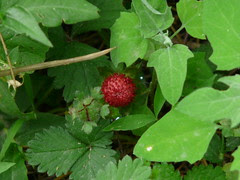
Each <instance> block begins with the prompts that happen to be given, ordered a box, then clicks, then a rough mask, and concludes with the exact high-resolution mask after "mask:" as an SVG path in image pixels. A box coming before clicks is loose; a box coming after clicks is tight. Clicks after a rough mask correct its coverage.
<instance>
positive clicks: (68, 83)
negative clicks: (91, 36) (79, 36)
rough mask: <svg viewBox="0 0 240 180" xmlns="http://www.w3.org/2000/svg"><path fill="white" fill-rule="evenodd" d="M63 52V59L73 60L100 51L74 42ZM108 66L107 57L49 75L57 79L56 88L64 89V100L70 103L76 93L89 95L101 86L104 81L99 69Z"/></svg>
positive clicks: (64, 67)
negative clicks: (94, 88)
mask: <svg viewBox="0 0 240 180" xmlns="http://www.w3.org/2000/svg"><path fill="white" fill-rule="evenodd" d="M62 51H64V55H63V57H62V58H71V57H76V56H81V55H86V54H90V53H93V52H97V51H98V50H96V49H95V48H92V47H90V46H88V45H86V44H82V43H77V42H73V43H70V44H68V45H66V46H65V48H64V49H63V50H62ZM108 64H109V62H108V61H107V57H106V56H102V57H99V58H97V59H94V60H91V61H86V62H80V63H75V64H70V65H67V66H61V67H56V68H52V69H49V70H48V75H49V76H51V77H55V80H54V86H55V88H57V89H60V88H62V87H64V91H63V96H64V99H65V100H66V101H67V102H70V101H72V100H73V98H74V97H75V95H76V91H79V92H83V93H84V95H89V94H90V91H91V88H93V87H96V86H99V85H100V83H101V80H102V79H101V76H100V75H99V72H98V70H97V68H98V67H102V66H107V65H108Z"/></svg>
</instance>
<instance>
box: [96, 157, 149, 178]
mask: <svg viewBox="0 0 240 180" xmlns="http://www.w3.org/2000/svg"><path fill="white" fill-rule="evenodd" d="M150 174H151V169H150V167H147V166H144V164H143V161H142V160H141V159H135V160H134V161H132V159H131V158H130V157H129V156H125V157H124V158H123V159H122V160H121V161H119V163H118V166H116V165H115V164H114V163H112V162H110V163H108V165H107V166H106V167H105V169H104V170H100V171H98V173H97V176H96V178H95V180H106V179H111V180H126V179H131V180H147V179H149V176H150Z"/></svg>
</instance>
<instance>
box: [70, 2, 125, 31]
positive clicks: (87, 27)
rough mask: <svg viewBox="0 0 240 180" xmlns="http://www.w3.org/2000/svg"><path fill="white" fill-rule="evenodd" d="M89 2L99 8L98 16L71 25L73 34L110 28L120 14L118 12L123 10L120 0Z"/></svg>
mask: <svg viewBox="0 0 240 180" xmlns="http://www.w3.org/2000/svg"><path fill="white" fill-rule="evenodd" d="M89 2H90V3H92V4H93V5H95V6H97V7H98V8H99V9H100V12H99V15H100V17H99V18H98V19H96V20H92V21H86V22H82V23H78V24H76V25H73V32H72V33H73V34H74V35H76V34H80V33H83V32H87V31H94V30H95V31H96V30H100V29H107V28H110V27H111V26H112V25H113V23H114V22H115V20H116V19H117V18H118V17H119V16H120V12H121V11H125V8H124V7H123V3H122V0H115V1H112V0H89Z"/></svg>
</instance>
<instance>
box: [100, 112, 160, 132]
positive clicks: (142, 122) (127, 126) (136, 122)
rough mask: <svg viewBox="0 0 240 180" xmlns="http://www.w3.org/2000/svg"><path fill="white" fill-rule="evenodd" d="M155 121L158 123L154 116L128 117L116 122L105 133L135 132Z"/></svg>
mask: <svg viewBox="0 0 240 180" xmlns="http://www.w3.org/2000/svg"><path fill="white" fill-rule="evenodd" d="M154 121H156V118H155V117H154V116H153V115H152V114H134V115H128V116H125V117H122V118H120V119H118V120H115V121H114V122H113V123H112V124H110V125H109V126H107V127H106V128H105V129H104V131H119V130H122V131H127V130H134V129H138V128H141V127H143V126H146V125H147V124H149V123H152V122H154Z"/></svg>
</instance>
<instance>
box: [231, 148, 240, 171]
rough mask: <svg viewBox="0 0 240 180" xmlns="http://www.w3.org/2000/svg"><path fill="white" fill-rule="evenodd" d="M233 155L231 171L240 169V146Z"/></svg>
mask: <svg viewBox="0 0 240 180" xmlns="http://www.w3.org/2000/svg"><path fill="white" fill-rule="evenodd" d="M232 155H233V157H234V160H233V162H232V166H231V171H234V170H238V171H240V168H239V167H240V148H239V147H238V149H237V150H236V151H235V152H234V153H233V154H232Z"/></svg>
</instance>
